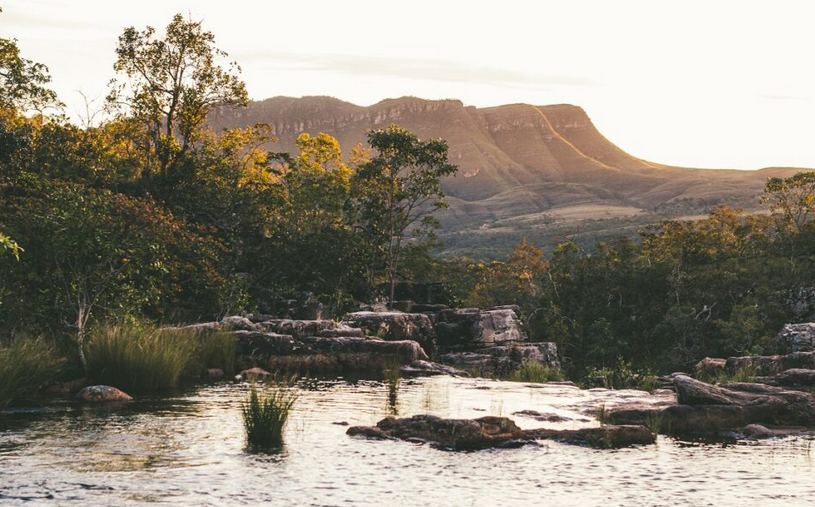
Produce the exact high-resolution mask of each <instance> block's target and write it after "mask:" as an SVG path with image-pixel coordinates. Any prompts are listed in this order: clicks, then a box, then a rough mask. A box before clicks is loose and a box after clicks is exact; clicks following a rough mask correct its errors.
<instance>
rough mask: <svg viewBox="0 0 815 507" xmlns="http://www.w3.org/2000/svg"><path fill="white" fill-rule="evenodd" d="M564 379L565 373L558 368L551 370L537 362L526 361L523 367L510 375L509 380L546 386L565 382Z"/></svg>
mask: <svg viewBox="0 0 815 507" xmlns="http://www.w3.org/2000/svg"><path fill="white" fill-rule="evenodd" d="M563 378H564V377H563V373H561V371H560V370H558V369H556V368H550V367H548V366H544V365H542V364H541V363H539V362H537V361H529V360H526V359H524V361H523V362H522V363H521V366H519V367H518V369H517V370H515V371H514V372H512V374H510V376H509V379H508V380H512V381H514V382H530V383H534V384H544V383H546V382H551V381H558V380H563Z"/></svg>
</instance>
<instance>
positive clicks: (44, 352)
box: [0, 338, 65, 410]
mask: <svg viewBox="0 0 815 507" xmlns="http://www.w3.org/2000/svg"><path fill="white" fill-rule="evenodd" d="M64 363H65V359H64V358H62V357H59V356H58V355H57V354H56V352H55V351H54V348H53V346H52V345H51V344H49V343H47V342H46V341H45V340H43V339H42V338H18V339H16V340H14V341H12V342H11V343H9V344H6V345H2V344H0V410H3V409H4V408H5V407H6V406H7V405H8V404H9V403H10V402H11V401H12V400H14V399H16V398H19V397H20V396H23V395H26V394H28V393H32V392H36V390H37V388H38V387H39V386H40V385H42V384H43V383H44V382H46V381H47V380H49V379H50V378H52V377H53V376H55V375H56V374H58V373H59V370H60V369H61V368H62V366H63V364H64Z"/></svg>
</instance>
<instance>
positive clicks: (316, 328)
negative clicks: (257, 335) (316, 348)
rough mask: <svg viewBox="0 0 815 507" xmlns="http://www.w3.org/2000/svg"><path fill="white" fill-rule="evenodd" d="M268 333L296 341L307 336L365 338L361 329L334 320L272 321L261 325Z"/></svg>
mask: <svg viewBox="0 0 815 507" xmlns="http://www.w3.org/2000/svg"><path fill="white" fill-rule="evenodd" d="M260 326H262V327H263V329H265V330H266V331H268V332H272V333H277V334H283V335H289V336H292V337H293V338H295V339H298V340H299V339H302V338H305V337H307V336H364V334H363V332H362V330H361V329H359V328H351V327H349V326H346V325H343V324H340V323H339V322H337V321H334V320H327V319H322V320H295V319H271V320H266V321H263V322H261V323H260Z"/></svg>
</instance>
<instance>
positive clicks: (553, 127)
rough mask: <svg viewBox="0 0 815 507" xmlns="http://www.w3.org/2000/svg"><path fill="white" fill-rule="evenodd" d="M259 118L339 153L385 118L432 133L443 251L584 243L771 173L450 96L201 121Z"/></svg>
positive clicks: (583, 119) (698, 204)
mask: <svg viewBox="0 0 815 507" xmlns="http://www.w3.org/2000/svg"><path fill="white" fill-rule="evenodd" d="M258 122H262V123H269V124H271V125H273V126H274V127H275V132H276V135H277V136H278V137H279V139H280V140H279V142H278V143H276V144H275V145H273V146H270V149H274V150H275V151H288V152H293V151H294V150H295V147H294V140H295V139H296V137H297V136H298V135H299V134H300V133H302V132H309V133H317V132H326V133H328V134H331V135H332V136H334V137H336V138H337V139H338V140H339V141H340V143H341V144H342V146H343V147H345V149H346V150H348V149H349V148H350V147H351V146H354V145H356V144H359V143H363V144H364V143H365V133H366V131H367V130H368V129H371V128H380V127H384V126H387V125H389V124H391V123H396V124H399V125H401V126H403V127H406V128H409V129H411V130H413V131H414V132H416V133H417V134H418V135H419V136H420V137H422V138H432V137H441V138H443V139H446V140H447V142H448V144H449V146H450V158H451V161H452V162H453V163H455V164H457V165H458V166H459V168H460V170H459V174H458V175H456V176H455V177H452V178H448V179H447V180H446V181H445V182H444V185H443V186H444V190H445V192H446V193H447V195H448V196H449V199H448V201H449V203H450V209H449V210H446V211H445V212H444V213H443V214H442V215H441V216H440V218H441V220H442V223H443V225H444V230H443V234H442V238H443V239H444V242H445V244H446V251H447V252H454V253H457V254H466V255H471V256H476V257H492V256H495V255H501V254H503V253H504V252H506V251H507V249H509V248H511V246H512V244H514V243H515V242H516V241H517V240H519V239H520V238H521V237H524V236H526V237H529V238H530V239H532V238H536V239H537V241H538V242H540V243H544V244H549V243H552V242H553V241H558V240H562V239H564V238H571V239H577V240H578V241H583V242H590V241H593V240H595V239H599V238H602V237H606V236H608V235H610V234H614V233H616V232H623V233H630V232H635V231H636V230H637V228H639V227H641V226H642V225H645V224H648V223H654V222H657V221H659V220H660V219H662V218H673V217H679V216H684V215H694V214H698V213H704V212H705V210H707V209H709V208H710V207H711V206H713V205H716V204H722V203H728V204H731V205H734V206H741V207H747V208H750V209H753V208H756V207H757V206H758V196H759V195H760V194H761V191H762V189H763V187H764V183H765V182H766V179H767V178H768V177H770V176H779V175H783V176H786V175H790V174H793V173H794V172H795V171H796V170H798V169H795V168H767V169H763V170H760V171H738V170H723V169H716V170H711V169H693V168H683V167H672V166H666V165H661V164H657V163H652V162H648V161H645V160H642V159H639V158H636V157H634V156H632V155H629V154H628V153H626V152H624V151H623V150H621V149H620V148H618V147H617V146H615V145H614V144H613V143H611V142H610V141H609V140H608V139H606V138H605V137H604V136H603V135H602V134H601V133H600V132H599V131H598V130H597V129H596V128H595V127H594V125H593V124H592V122H591V120H590V119H589V117H588V115H587V114H586V112H585V111H584V110H583V109H582V108H580V107H577V106H573V105H566V104H559V105H548V106H533V105H529V104H510V105H504V106H498V107H490V108H476V107H473V106H464V104H463V103H462V102H461V101H458V100H435V101H434V100H423V99H418V98H413V97H403V98H399V99H390V100H384V101H382V102H379V103H377V104H374V105H372V106H368V107H362V106H357V105H354V104H350V103H348V102H343V101H341V100H338V99H335V98H331V97H304V98H300V99H297V98H290V97H275V98H271V99H267V100H263V101H258V102H253V103H251V104H250V106H249V107H248V108H246V109H242V110H228V111H221V112H219V113H217V114H215V115H214V116H213V117H211V118H210V121H209V124H210V126H211V127H212V128H215V129H220V128H225V127H236V126H246V125H251V124H254V123H258Z"/></svg>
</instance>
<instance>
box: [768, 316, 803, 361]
mask: <svg viewBox="0 0 815 507" xmlns="http://www.w3.org/2000/svg"><path fill="white" fill-rule="evenodd" d="M812 351H815V322H809V323H804V324H787V325H785V326H784V327H783V328H782V329H781V332H780V333H778V335H777V336H776V337H775V339H774V340H773V341H772V342H771V343H770V344H769V345H768V346H767V348H766V349H765V352H766V353H767V354H768V355H772V354H778V355H786V354H792V353H794V352H812Z"/></svg>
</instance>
